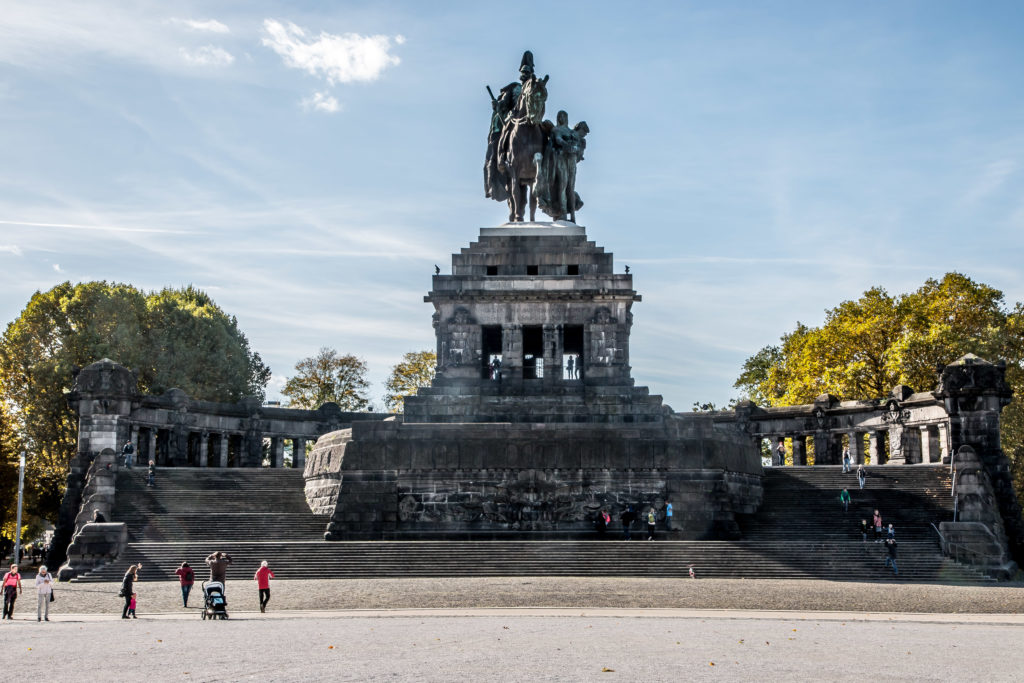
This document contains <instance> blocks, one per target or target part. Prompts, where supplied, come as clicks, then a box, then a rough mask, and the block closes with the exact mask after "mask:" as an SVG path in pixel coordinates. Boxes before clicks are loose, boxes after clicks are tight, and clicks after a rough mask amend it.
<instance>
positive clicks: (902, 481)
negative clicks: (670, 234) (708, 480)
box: [76, 466, 988, 583]
mask: <svg viewBox="0 0 1024 683" xmlns="http://www.w3.org/2000/svg"><path fill="white" fill-rule="evenodd" d="M869 473H870V476H869V479H868V486H867V488H866V489H865V490H864V491H860V490H859V489H858V488H857V482H856V476H855V475H853V474H841V473H840V468H839V467H822V466H819V467H792V468H790V467H787V468H773V469H769V470H767V471H766V476H765V480H764V481H765V503H764V505H763V506H762V508H761V510H760V511H759V512H758V513H757V514H755V515H751V516H749V517H748V518H745V519H743V520H741V527H742V529H743V531H744V538H743V539H742V540H739V541H670V540H665V539H666V538H667V537H666V535H665V534H664V533H662V532H661V531H660V530H659V535H660V537H661V538H660V539H659V540H656V541H654V542H647V541H645V540H642V537H643V535H644V525H643V524H637V525H636V527H635V529H634V540H633V541H631V542H624V541H621V540H617V539H619V538H621V531H620V528H619V525H618V524H615V525H613V527H612V529H611V530H610V531H609V534H608V538H607V540H596V534H595V540H572V539H565V538H559V536H558V532H549V533H548V534H538V536H537V540H522V538H521V537H519V538H509V539H504V540H486V541H484V540H476V541H467V540H452V541H419V540H391V541H377V542H341V543H327V542H324V541H322V540H321V539H322V535H323V531H324V529H325V527H326V523H327V521H328V519H327V517H322V516H316V515H313V514H311V513H310V512H309V509H308V507H307V506H306V504H305V497H304V493H303V479H302V476H301V475H302V473H301V472H299V471H296V470H266V469H265V470H241V469H227V470H224V469H202V470H200V469H186V468H178V469H174V468H168V469H161V470H160V471H159V472H158V474H157V486H156V488H153V489H148V488H147V487H146V486H145V472H144V471H143V470H140V469H136V470H134V471H132V472H121V473H120V474H119V479H118V495H117V504H116V506H115V510H114V512H113V514H112V516H113V518H114V519H113V521H125V522H127V523H128V526H129V534H130V543H129V544H128V547H127V548H126V549H125V550H124V552H123V553H122V555H121V557H120V558H118V560H117V561H116V562H114V563H111V564H109V565H107V566H105V567H100V568H98V569H97V570H94V571H93V572H91V573H89V574H86V575H84V576H82V577H79V578H78V579H76V580H78V581H87V582H88V581H119V580H120V579H121V576H122V575H123V573H124V570H125V568H126V567H127V566H128V565H129V564H133V563H137V562H141V563H142V564H143V572H142V577H141V578H142V580H143V581H151V580H166V581H172V580H174V575H173V572H174V570H175V569H176V568H177V567H178V566H179V565H180V564H181V562H182V561H186V560H187V561H188V562H190V563H191V564H192V566H193V567H196V568H197V569H199V572H198V573H199V574H200V575H202V574H203V573H204V572H203V570H202V566H203V559H204V558H205V557H206V556H207V555H208V554H209V553H211V552H213V551H215V550H223V551H226V552H230V553H231V554H232V555H233V556H234V558H235V563H236V564H235V566H234V567H233V569H232V572H231V574H230V576H232V577H233V578H234V579H235V580H239V579H243V580H245V579H249V578H251V576H252V574H253V573H254V572H255V570H256V568H257V567H258V566H259V562H260V561H261V560H264V559H265V560H267V561H268V562H270V564H271V566H272V567H273V569H274V572H275V574H276V575H277V576H278V577H279V578H281V579H289V578H290V579H302V578H309V577H311V576H312V577H316V578H401V577H435V576H436V577H442V576H467V577H468V576H537V575H541V576H622V577H685V576H687V574H688V571H689V565H694V567H695V571H696V572H697V575H698V577H701V578H712V577H715V578H818V579H833V580H858V581H891V580H893V575H892V573H891V571H889V570H886V569H884V568H883V562H884V558H885V551H884V547H883V546H882V545H880V544H875V543H872V542H868V543H863V542H862V541H861V535H860V531H859V521H860V519H861V518H862V517H863V516H865V514H866V515H867V516H868V517H869V516H870V512H871V510H872V509H874V508H876V507H877V508H879V509H880V510H882V513H883V516H884V517H885V519H886V521H887V522H889V521H892V522H893V523H894V524H895V525H896V528H897V538H898V540H899V543H900V545H899V563H900V577H899V580H901V581H921V582H954V583H976V582H987V581H988V579H987V578H986V577H983V576H981V575H980V574H978V573H976V572H974V571H972V570H970V569H969V568H966V567H962V566H959V565H956V564H955V563H953V562H951V561H949V560H947V559H945V558H943V557H942V556H941V555H940V554H939V552H938V546H937V542H936V538H937V537H936V536H935V534H934V531H932V530H931V527H930V523H931V522H936V523H937V522H939V521H941V520H942V519H949V518H951V517H952V504H951V501H950V500H949V488H948V486H949V481H948V470H945V468H942V467H918V466H913V467H909V466H904V467H896V466H893V467H879V468H869ZM844 487H845V488H848V489H849V490H850V492H851V494H852V496H853V504H852V506H851V510H850V512H849V513H846V514H845V515H844V514H843V513H842V511H841V509H840V507H839V501H838V495H839V491H840V490H841V489H842V488H844ZM865 511H866V513H865Z"/></svg>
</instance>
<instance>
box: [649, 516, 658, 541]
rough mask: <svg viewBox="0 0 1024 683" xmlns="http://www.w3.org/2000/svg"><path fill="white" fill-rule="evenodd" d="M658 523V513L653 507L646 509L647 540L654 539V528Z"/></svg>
mask: <svg viewBox="0 0 1024 683" xmlns="http://www.w3.org/2000/svg"><path fill="white" fill-rule="evenodd" d="M657 524H658V515H657V514H656V513H655V512H654V508H651V509H650V510H648V511H647V540H648V541H653V540H654V530H655V527H656V526H657Z"/></svg>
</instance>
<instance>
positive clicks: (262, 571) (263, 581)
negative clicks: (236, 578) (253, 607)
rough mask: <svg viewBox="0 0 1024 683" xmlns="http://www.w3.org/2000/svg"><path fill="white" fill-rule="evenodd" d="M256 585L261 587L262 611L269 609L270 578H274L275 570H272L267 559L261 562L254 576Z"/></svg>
mask: <svg viewBox="0 0 1024 683" xmlns="http://www.w3.org/2000/svg"><path fill="white" fill-rule="evenodd" d="M252 578H253V580H254V581H255V582H256V587H257V588H259V589H260V611H261V612H266V611H267V603H268V602H270V580H271V579H272V578H274V572H272V571H270V567H268V566H267V561H266V560H263V561H262V562H260V568H259V569H257V570H256V576H254V577H252Z"/></svg>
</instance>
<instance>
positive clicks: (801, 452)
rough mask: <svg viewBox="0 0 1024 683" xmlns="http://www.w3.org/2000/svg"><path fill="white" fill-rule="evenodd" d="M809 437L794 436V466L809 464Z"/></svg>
mask: <svg viewBox="0 0 1024 683" xmlns="http://www.w3.org/2000/svg"><path fill="white" fill-rule="evenodd" d="M806 439H807V437H806V436H803V435H801V436H794V437H793V464H794V465H806V464H807V441H806Z"/></svg>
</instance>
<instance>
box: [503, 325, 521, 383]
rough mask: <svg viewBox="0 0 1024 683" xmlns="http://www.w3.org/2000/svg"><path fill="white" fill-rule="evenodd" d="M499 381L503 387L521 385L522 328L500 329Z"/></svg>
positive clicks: (512, 326)
mask: <svg viewBox="0 0 1024 683" xmlns="http://www.w3.org/2000/svg"><path fill="white" fill-rule="evenodd" d="M501 347H502V348H501V381H502V384H504V385H505V386H522V385H523V328H522V326H521V325H502V327H501Z"/></svg>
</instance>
